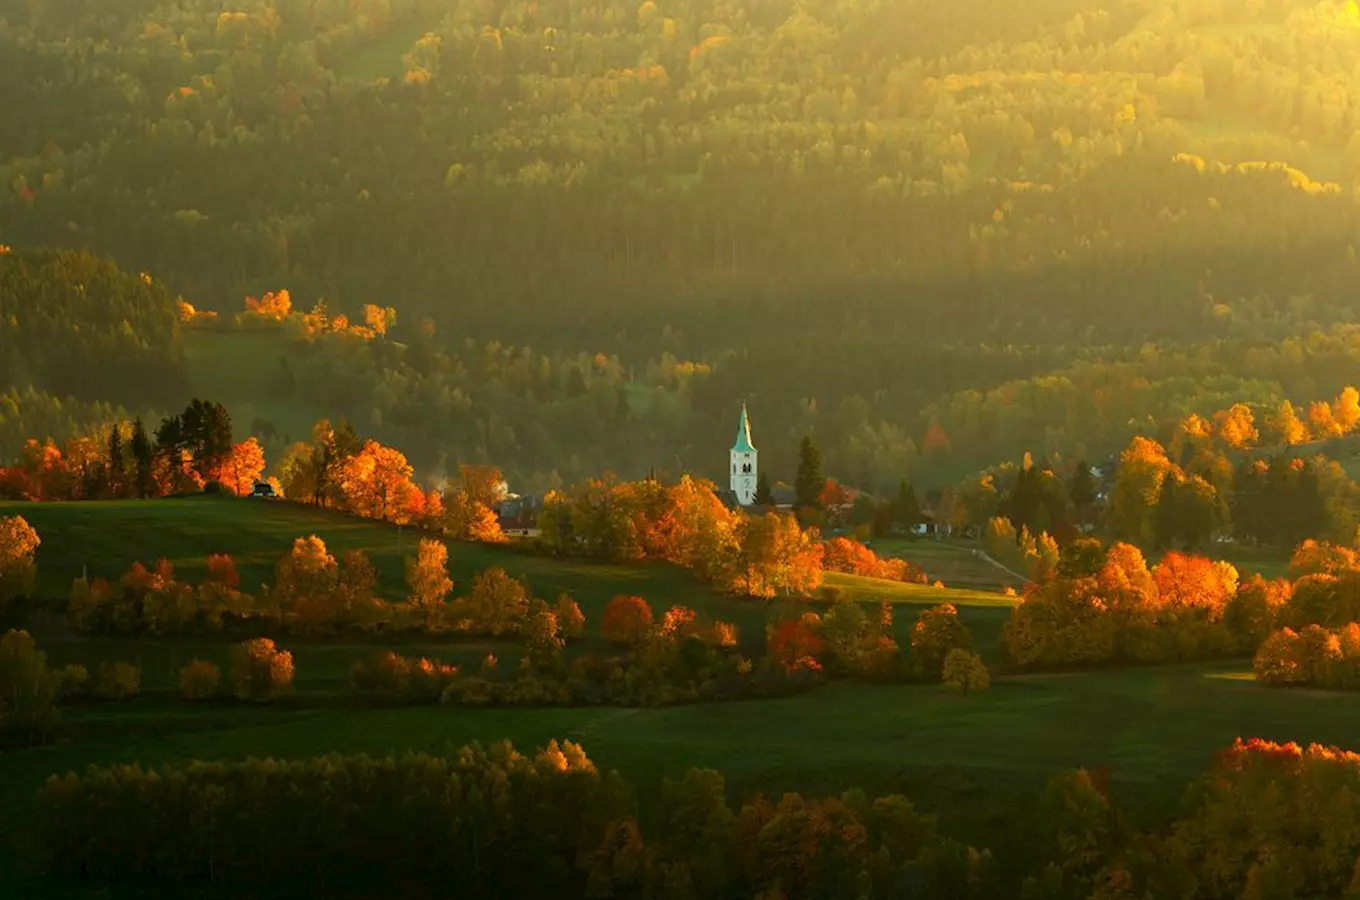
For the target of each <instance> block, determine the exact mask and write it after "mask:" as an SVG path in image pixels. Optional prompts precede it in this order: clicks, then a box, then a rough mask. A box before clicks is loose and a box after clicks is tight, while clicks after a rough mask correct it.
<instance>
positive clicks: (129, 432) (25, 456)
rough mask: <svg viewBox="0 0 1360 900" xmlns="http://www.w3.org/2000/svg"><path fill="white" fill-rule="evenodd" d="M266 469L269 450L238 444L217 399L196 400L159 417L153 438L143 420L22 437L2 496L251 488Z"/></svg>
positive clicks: (0, 474) (115, 495) (4, 476)
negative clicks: (59, 437)
mask: <svg viewBox="0 0 1360 900" xmlns="http://www.w3.org/2000/svg"><path fill="white" fill-rule="evenodd" d="M264 469H265V458H264V450H263V448H262V447H261V446H260V443H259V441H257V440H256V439H255V438H253V437H250V438H247V439H246V440H244V441H241V442H239V443H238V442H233V439H232V422H231V415H230V414H229V413H228V412H227V410H226V408H225V407H223V406H222V405H221V404H220V403H209V402H207V401H203V400H198V399H194V400H192V401H191V402H190V403H189V405H188V406H187V407H186V408H185V409H184V411H183V413H180V414H178V415H172V416H168V417H166V418H164V419H162V420H161V423H160V425H159V427H158V428H157V429H156V431H155V434H154V436H152V435H148V433H147V430H146V427H145V426H144V425H143V424H142V420H141V419H140V418H138V419H136V420H134V421H133V422H131V423H127V422H121V421H114V422H111V423H109V424H108V425H107V427H104V428H101V429H98V430H96V431H94V432H91V433H87V434H83V435H79V436H75V437H71V438H68V439H67V440H66V441H64V442H63V443H62V444H61V445H58V444H57V443H56V442H54V441H53V440H51V439H50V438H49V439H47V440H45V441H41V442H40V441H39V440H37V439H35V438H29V439H28V440H26V441H25V442H24V445H23V448H22V450H21V452H20V455H19V459H18V460H17V461H16V462H15V463H14V464H13V465H11V466H9V467H8V468H0V495H3V496H9V497H14V498H18V499H24V500H102V499H119V498H129V497H140V498H148V497H164V496H168V495H171V494H182V493H191V492H197V491H201V490H203V489H204V487H205V486H206V485H208V484H217V485H219V486H220V487H221V489H222V490H225V491H227V492H229V493H232V494H235V495H238V496H240V495H244V494H248V493H250V491H251V489H252V488H253V487H254V486H255V483H256V481H258V480H259V479H260V478H261V477H262V475H263V473H264Z"/></svg>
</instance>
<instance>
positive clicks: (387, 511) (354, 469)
mask: <svg viewBox="0 0 1360 900" xmlns="http://www.w3.org/2000/svg"><path fill="white" fill-rule="evenodd" d="M413 472H414V469H412V468H411V464H410V463H409V462H407V461H406V457H405V456H404V455H403V454H402V452H401V451H400V450H397V449H395V448H393V447H387V446H384V445H382V444H379V443H378V442H377V441H373V440H369V441H364V445H363V447H362V448H361V449H360V451H359V452H358V453H356V454H355V455H354V456H351V457H350V458H349V459H347V460H345V463H344V465H343V466H342V467H341V470H340V488H341V490H342V491H343V493H344V496H345V506H346V508H347V509H348V510H349V511H350V512H352V513H355V514H356V515H360V516H365V517H367V518H370V519H384V520H387V521H389V522H396V523H398V524H403V523H405V522H407V521H408V515H409V511H410V508H411V496H412V494H417V493H420V489H419V488H417V487H416V486H415V483H414V482H412V481H411V474H412V473H413Z"/></svg>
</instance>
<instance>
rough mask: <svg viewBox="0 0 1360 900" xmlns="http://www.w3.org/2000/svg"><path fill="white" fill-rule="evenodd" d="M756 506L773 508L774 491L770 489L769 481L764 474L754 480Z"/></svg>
mask: <svg viewBox="0 0 1360 900" xmlns="http://www.w3.org/2000/svg"><path fill="white" fill-rule="evenodd" d="M756 506H774V491H773V490H771V489H770V479H769V478H768V477H766V475H765V473H764V472H761V473H760V475H759V477H757V478H756Z"/></svg>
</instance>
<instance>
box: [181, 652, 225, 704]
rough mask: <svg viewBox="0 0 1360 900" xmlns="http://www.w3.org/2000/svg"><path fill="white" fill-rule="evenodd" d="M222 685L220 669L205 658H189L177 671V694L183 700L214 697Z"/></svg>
mask: <svg viewBox="0 0 1360 900" xmlns="http://www.w3.org/2000/svg"><path fill="white" fill-rule="evenodd" d="M221 686H222V670H221V669H219V668H218V667H217V666H216V665H215V664H213V663H210V662H208V661H206V660H202V659H195V660H191V661H190V662H189V664H188V665H187V666H185V667H184V668H183V669H180V672H179V694H180V696H181V697H183V698H184V699H185V700H206V699H208V698H209V697H215V696H216V695H217V692H218V690H220V689H221Z"/></svg>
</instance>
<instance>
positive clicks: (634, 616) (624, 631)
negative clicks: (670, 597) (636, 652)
mask: <svg viewBox="0 0 1360 900" xmlns="http://www.w3.org/2000/svg"><path fill="white" fill-rule="evenodd" d="M651 627H652V608H651V606H650V605H648V603H647V601H646V600H644V599H642V598H641V597H631V596H623V595H620V596H618V597H615V598H614V599H613V600H610V601H609V605H608V606H606V607H605V609H604V615H603V616H601V618H600V635H601V636H602V637H603V638H604V639H605V640H607V641H609V642H610V643H612V644H619V645H621V646H624V647H635V646H637V645H638V644H640V643H641V642H642V639H643V637H645V636H646V634H647V629H648V628H651Z"/></svg>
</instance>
